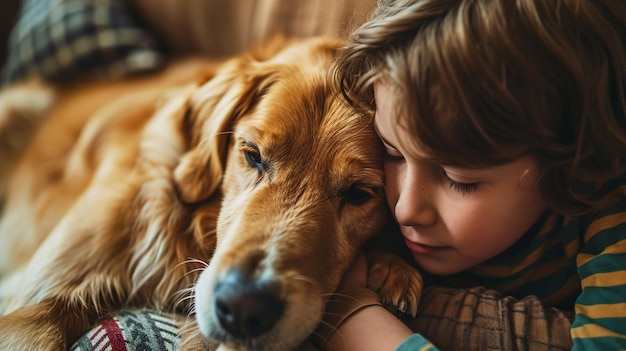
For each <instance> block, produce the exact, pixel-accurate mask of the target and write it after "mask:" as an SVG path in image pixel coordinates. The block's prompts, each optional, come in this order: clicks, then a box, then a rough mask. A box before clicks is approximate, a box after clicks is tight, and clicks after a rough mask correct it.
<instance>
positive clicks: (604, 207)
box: [327, 0, 626, 351]
mask: <svg viewBox="0 0 626 351" xmlns="http://www.w3.org/2000/svg"><path fill="white" fill-rule="evenodd" d="M337 73H338V77H339V79H340V82H341V86H342V89H343V92H344V95H345V96H346V97H347V99H348V100H349V101H350V102H351V104H352V105H353V106H355V107H356V108H357V109H359V110H361V111H364V112H365V113H375V126H376V129H377V130H378V133H379V135H380V138H381V140H382V141H383V144H384V146H385V148H386V150H387V155H388V157H387V160H386V164H385V171H386V176H387V179H386V190H387V199H388V202H389V205H390V207H391V210H392V212H393V214H394V216H395V219H396V221H397V223H398V226H399V228H400V231H401V233H402V236H403V238H404V241H405V243H406V246H407V247H408V248H409V249H410V250H411V252H412V254H413V257H414V259H415V262H416V263H417V264H418V265H419V266H420V267H421V269H422V270H423V272H424V273H425V274H426V275H427V277H428V276H429V277H430V278H431V279H430V281H431V282H433V283H435V284H437V285H445V286H450V287H456V288H466V287H472V286H486V287H488V288H491V289H495V290H497V291H499V292H501V293H503V294H505V295H507V296H513V297H517V298H522V297H524V296H529V295H536V296H537V297H538V298H539V299H541V301H542V302H543V304H544V305H546V306H554V307H557V308H560V309H563V310H571V311H574V312H575V317H574V322H573V324H572V328H571V337H572V342H573V349H574V350H613V349H625V348H626V177H625V175H626V1H624V0H516V1H512V0H471V1H470V0H395V1H393V0H392V1H384V0H382V1H380V3H379V7H378V9H377V11H376V12H375V13H374V15H373V17H372V19H371V20H370V21H369V22H367V23H365V24H364V25H363V26H362V27H360V28H359V29H358V30H357V31H356V32H355V33H354V34H353V37H352V39H351V41H350V42H349V44H348V46H347V48H346V49H345V51H344V52H343V54H342V58H341V60H340V61H339V65H338V70H337ZM366 270H367V267H366V264H365V263H364V261H363V259H359V260H357V262H356V263H355V265H354V267H353V269H351V270H350V272H348V274H347V275H346V277H345V278H344V281H343V283H342V287H341V288H340V290H339V291H340V292H342V291H344V292H346V291H352V290H354V289H358V288H363V287H364V286H365V272H366ZM347 317H348V318H347V319H346V320H345V322H343V323H342V324H340V325H339V327H338V330H337V331H336V332H335V333H334V334H333V336H332V337H331V338H330V340H329V342H328V344H327V347H328V348H329V349H331V350H343V349H354V350H356V349H358V350H377V351H380V350H393V349H397V350H418V349H422V348H421V347H424V349H434V347H435V346H433V345H430V344H429V342H428V341H427V340H425V338H423V337H422V336H421V335H419V334H414V335H411V334H412V332H411V330H409V329H408V328H407V327H406V326H404V324H402V323H401V322H400V321H399V320H397V319H395V317H393V316H392V315H391V314H389V313H388V312H387V311H386V310H385V309H383V308H382V307H380V306H376V305H374V306H370V307H365V308H361V309H359V310H357V311H356V312H354V313H352V314H351V315H349V316H347ZM546 332H548V331H546ZM399 345H400V346H399Z"/></svg>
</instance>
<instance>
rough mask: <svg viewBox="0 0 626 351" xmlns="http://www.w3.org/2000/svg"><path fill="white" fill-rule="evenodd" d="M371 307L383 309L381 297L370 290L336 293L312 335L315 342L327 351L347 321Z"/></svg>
mask: <svg viewBox="0 0 626 351" xmlns="http://www.w3.org/2000/svg"><path fill="white" fill-rule="evenodd" d="M371 306H381V307H382V305H381V302H380V297H379V296H378V294H377V293H375V292H374V291H372V290H370V289H367V288H360V289H351V290H345V291H341V292H337V293H335V294H334V295H332V297H331V298H330V300H328V303H327V304H326V311H325V312H324V318H323V320H322V322H321V323H320V324H319V326H318V327H317V329H316V330H315V332H314V333H313V335H312V340H313V342H314V343H315V344H316V346H317V347H318V348H320V349H322V350H324V349H326V346H327V343H328V341H329V340H330V339H331V337H332V336H333V334H334V333H335V332H336V331H337V329H338V328H339V327H340V326H341V325H342V324H343V323H344V322H345V321H346V320H348V319H349V318H350V317H351V316H352V315H354V314H355V313H357V312H359V311H360V310H362V309H364V308H367V307H371Z"/></svg>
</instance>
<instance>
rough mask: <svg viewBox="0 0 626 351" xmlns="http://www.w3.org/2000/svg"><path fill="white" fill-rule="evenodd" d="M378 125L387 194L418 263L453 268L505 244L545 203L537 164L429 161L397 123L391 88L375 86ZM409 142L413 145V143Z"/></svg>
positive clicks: (439, 270) (435, 269) (434, 269)
mask: <svg viewBox="0 0 626 351" xmlns="http://www.w3.org/2000/svg"><path fill="white" fill-rule="evenodd" d="M374 90H375V98H376V118H375V123H376V129H377V130H378V133H379V135H380V137H381V139H382V140H383V143H384V144H385V148H386V150H387V154H388V157H387V160H386V162H385V173H386V174H385V175H386V181H385V186H386V191H387V201H388V202H389V206H390V207H391V210H392V212H393V213H394V216H395V218H396V221H397V222H398V224H399V225H400V229H401V231H402V234H403V235H404V239H405V242H406V245H407V246H408V248H409V249H411V251H412V252H413V256H414V257H415V260H416V261H417V263H418V264H419V265H420V266H421V267H422V268H423V269H425V270H426V271H428V272H430V273H432V274H438V275H447V274H454V273H457V272H460V271H463V270H465V269H468V268H470V267H472V266H474V265H476V264H478V263H481V262H483V261H485V260H487V259H489V258H491V257H493V256H495V255H497V254H499V253H501V252H502V251H504V250H506V249H507V248H508V247H510V246H511V245H512V244H513V243H515V242H516V241H517V240H518V239H520V238H521V237H522V235H523V234H524V233H525V232H526V231H527V230H528V229H529V227H530V226H531V225H532V224H533V223H534V222H535V221H536V220H537V219H538V217H539V216H540V215H541V213H542V212H543V211H544V210H545V208H546V203H545V202H544V201H543V199H542V197H541V195H540V193H539V191H538V189H537V187H536V186H535V184H536V181H537V173H538V171H537V164H536V162H535V160H534V159H533V158H531V157H523V158H520V159H518V160H516V161H514V162H511V163H509V164H506V165H502V166H496V167H489V168H480V169H466V168H458V167H448V166H446V165H437V164H432V163H427V162H425V161H423V160H420V159H418V158H416V157H414V156H413V157H410V155H416V154H418V155H419V151H420V150H415V146H413V144H412V143H406V142H403V141H406V140H410V138H411V135H410V134H409V132H408V131H406V130H404V129H403V128H400V127H398V125H397V122H396V116H395V115H394V109H393V106H392V100H391V99H390V97H391V95H390V94H391V90H390V89H389V88H388V87H387V86H386V85H385V84H384V83H376V84H375V86H374ZM407 144H408V145H407Z"/></svg>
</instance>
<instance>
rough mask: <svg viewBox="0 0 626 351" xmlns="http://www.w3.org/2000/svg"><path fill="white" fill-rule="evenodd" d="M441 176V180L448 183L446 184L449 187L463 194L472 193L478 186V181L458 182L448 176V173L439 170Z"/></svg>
mask: <svg viewBox="0 0 626 351" xmlns="http://www.w3.org/2000/svg"><path fill="white" fill-rule="evenodd" d="M441 177H442V179H443V181H444V182H445V183H446V184H448V186H450V189H452V190H454V191H456V192H458V193H461V194H463V195H468V194H471V193H473V192H474V191H476V190H478V186H479V184H480V183H476V182H474V183H464V182H459V181H456V180H454V179H452V178H450V176H449V175H448V173H446V171H445V170H443V169H442V170H441Z"/></svg>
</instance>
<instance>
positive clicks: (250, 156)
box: [244, 150, 263, 170]
mask: <svg viewBox="0 0 626 351" xmlns="http://www.w3.org/2000/svg"><path fill="white" fill-rule="evenodd" d="M244 154H245V156H246V161H248V164H249V165H250V167H253V168H256V169H258V170H263V159H261V153H260V152H259V151H258V150H246V151H244Z"/></svg>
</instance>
